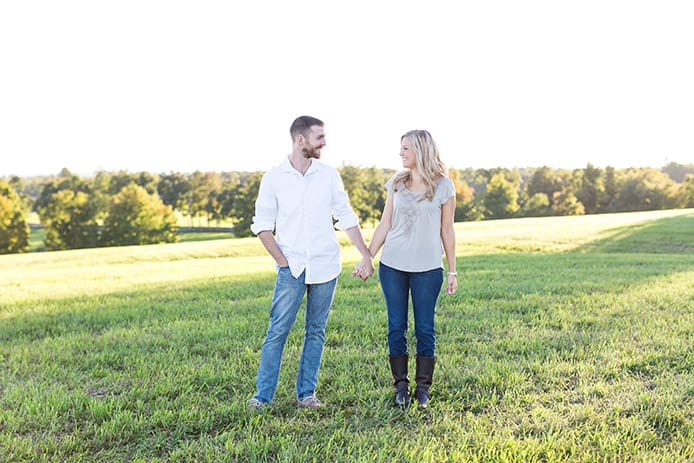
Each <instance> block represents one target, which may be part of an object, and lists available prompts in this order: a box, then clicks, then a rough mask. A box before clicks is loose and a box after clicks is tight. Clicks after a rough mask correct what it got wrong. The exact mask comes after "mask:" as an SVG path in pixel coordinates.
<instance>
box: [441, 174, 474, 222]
mask: <svg viewBox="0 0 694 463" xmlns="http://www.w3.org/2000/svg"><path fill="white" fill-rule="evenodd" d="M449 176H450V178H451V180H452V181H453V185H454V186H455V216H454V220H455V221H456V222H463V221H467V220H480V219H481V213H480V211H479V208H478V207H477V206H476V204H475V189H474V188H472V187H470V186H469V185H468V183H467V182H466V181H465V180H463V179H462V178H461V177H462V176H461V174H460V171H459V170H456V169H450V172H449Z"/></svg>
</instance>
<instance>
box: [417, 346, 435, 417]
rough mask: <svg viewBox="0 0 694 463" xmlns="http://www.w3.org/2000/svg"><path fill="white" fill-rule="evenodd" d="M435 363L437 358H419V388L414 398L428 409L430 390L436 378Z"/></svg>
mask: <svg viewBox="0 0 694 463" xmlns="http://www.w3.org/2000/svg"><path fill="white" fill-rule="evenodd" d="M435 363H436V357H422V356H420V355H418V356H417V373H416V375H415V381H416V382H417V388H416V389H415V391H414V398H415V399H416V400H417V402H419V406H420V407H422V408H426V407H427V402H429V397H430V395H429V388H430V387H431V382H432V380H433V376H434V364H435Z"/></svg>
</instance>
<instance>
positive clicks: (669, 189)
mask: <svg viewBox="0 0 694 463" xmlns="http://www.w3.org/2000/svg"><path fill="white" fill-rule="evenodd" d="M676 202H677V199H676V188H675V184H674V182H673V181H672V179H671V178H670V177H669V176H668V175H667V174H666V173H664V172H662V171H660V170H657V169H627V170H626V171H625V172H624V177H623V181H622V185H621V188H620V189H619V192H618V194H617V196H616V197H615V199H614V200H613V202H612V204H611V205H610V209H611V210H613V211H615V212H626V211H651V210H658V209H667V208H670V207H673V206H674V205H675V204H676Z"/></svg>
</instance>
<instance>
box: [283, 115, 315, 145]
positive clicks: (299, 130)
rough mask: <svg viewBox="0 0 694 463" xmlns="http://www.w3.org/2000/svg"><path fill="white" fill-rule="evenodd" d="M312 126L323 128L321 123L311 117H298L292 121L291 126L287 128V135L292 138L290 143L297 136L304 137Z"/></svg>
mask: <svg viewBox="0 0 694 463" xmlns="http://www.w3.org/2000/svg"><path fill="white" fill-rule="evenodd" d="M314 125H317V126H320V127H323V121H321V120H320V119H317V118H315V117H311V116H299V117H297V118H296V119H294V122H292V126H291V127H289V134H290V135H291V136H292V141H294V140H296V137H297V136H298V135H306V134H307V133H308V131H309V130H311V127H313V126H314Z"/></svg>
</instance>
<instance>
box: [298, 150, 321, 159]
mask: <svg viewBox="0 0 694 463" xmlns="http://www.w3.org/2000/svg"><path fill="white" fill-rule="evenodd" d="M302 151H303V152H304V158H306V159H311V158H314V159H320V151H319V150H318V149H316V148H302Z"/></svg>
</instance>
